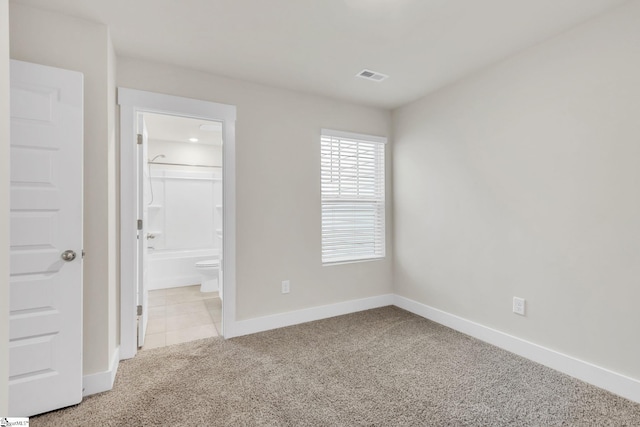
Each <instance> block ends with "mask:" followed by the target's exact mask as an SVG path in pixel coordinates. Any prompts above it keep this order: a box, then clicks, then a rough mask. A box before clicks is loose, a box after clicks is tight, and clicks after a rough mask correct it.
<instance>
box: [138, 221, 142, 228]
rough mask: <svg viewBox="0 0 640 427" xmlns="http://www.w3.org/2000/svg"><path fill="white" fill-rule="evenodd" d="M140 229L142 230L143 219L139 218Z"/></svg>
mask: <svg viewBox="0 0 640 427" xmlns="http://www.w3.org/2000/svg"><path fill="white" fill-rule="evenodd" d="M138 230H142V220H141V219H139V220H138Z"/></svg>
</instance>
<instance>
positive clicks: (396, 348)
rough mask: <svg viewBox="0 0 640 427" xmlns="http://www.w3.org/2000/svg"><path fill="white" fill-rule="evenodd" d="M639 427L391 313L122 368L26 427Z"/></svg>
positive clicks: (554, 378)
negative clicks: (99, 387) (98, 387)
mask: <svg viewBox="0 0 640 427" xmlns="http://www.w3.org/2000/svg"><path fill="white" fill-rule="evenodd" d="M182 425H185V426H187V425H189V426H218V425H220V426H558V425H563V426H568V425H570V426H573V425H576V426H640V404H636V403H633V402H631V401H628V400H625V399H623V398H620V397H617V396H615V395H613V394H611V393H608V392H606V391H603V390H600V389H598V388H596V387H593V386H590V385H588V384H586V383H583V382H581V381H578V380H575V379H573V378H570V377H568V376H566V375H563V374H560V373H558V372H556V371H553V370H551V369H548V368H546V367H544V366H541V365H538V364H535V363H533V362H530V361H528V360H525V359H523V358H521V357H518V356H515V355H513V354H510V353H507V352H506V351H503V350H500V349H498V348H496V347H493V346H491V345H488V344H485V343H483V342H480V341H478V340H476V339H473V338H470V337H467V336H465V335H463V334H460V333H457V332H455V331H453V330H451V329H448V328H446V327H444V326H441V325H438V324H436V323H433V322H430V321H428V320H425V319H423V318H421V317H418V316H415V315H413V314H410V313H407V312H406V311H403V310H401V309H398V308H395V307H386V308H381V309H376V310H369V311H365V312H361V313H355V314H350V315H347V316H341V317H335V318H331V319H326V320H321V321H317V322H312V323H307V324H304V325H298V326H293V327H289V328H283V329H279V330H275V331H269V332H263V333H260V334H255V335H250V336H246V337H241V338H234V339H231V340H227V341H225V340H223V339H221V338H209V339H204V340H200V341H195V342H191V343H186V344H179V345H174V346H170V347H164V348H159V349H155V350H149V351H146V352H141V353H139V354H138V356H136V357H135V358H134V359H131V360H128V361H125V362H122V363H121V364H120V368H119V369H118V374H117V377H116V382H115V386H114V388H113V390H112V391H109V392H106V393H102V394H99V395H94V396H90V397H88V398H86V399H85V400H84V401H83V402H82V403H81V404H79V405H77V406H73V407H70V408H66V409H62V410H59V411H56V412H51V413H47V414H44V415H41V416H38V417H34V418H31V426H32V427H39V426H182Z"/></svg>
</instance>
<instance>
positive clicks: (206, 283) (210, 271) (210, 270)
mask: <svg viewBox="0 0 640 427" xmlns="http://www.w3.org/2000/svg"><path fill="white" fill-rule="evenodd" d="M196 270H198V272H199V273H200V274H201V275H202V280H201V283H202V284H201V285H200V292H216V291H218V289H219V286H218V272H219V271H220V260H219V259H217V258H214V259H206V260H204V261H198V262H196Z"/></svg>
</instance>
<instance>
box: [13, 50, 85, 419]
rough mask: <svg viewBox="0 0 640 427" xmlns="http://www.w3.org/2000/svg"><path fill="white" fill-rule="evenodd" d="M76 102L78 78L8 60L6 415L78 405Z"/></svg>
mask: <svg viewBox="0 0 640 427" xmlns="http://www.w3.org/2000/svg"><path fill="white" fill-rule="evenodd" d="M82 97H83V94H82V75H81V74H80V73H77V72H73V71H67V70H60V69H56V68H51V67H45V66H41V65H36V64H29V63H25V62H20V61H11V141H10V142H11V163H10V165H11V175H10V176H11V196H10V211H11V214H10V227H11V237H10V280H9V286H10V290H9V292H10V294H9V295H10V301H9V308H10V313H9V412H10V414H11V415H12V416H31V415H35V414H38V413H42V412H46V411H51V410H54V409H58V408H61V407H64V406H69V405H72V404H76V403H78V402H80V401H81V400H82V163H83V155H82V144H83V135H82V133H83V130H82V129H83V126H82V116H83V113H82V108H83V107H82ZM67 250H71V251H74V252H75V253H76V258H75V259H73V260H69V261H64V260H62V259H61V254H62V253H63V252H64V251H67Z"/></svg>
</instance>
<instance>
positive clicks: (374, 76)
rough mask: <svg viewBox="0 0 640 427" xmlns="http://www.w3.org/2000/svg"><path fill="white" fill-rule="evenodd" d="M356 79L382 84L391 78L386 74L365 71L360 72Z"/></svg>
mask: <svg viewBox="0 0 640 427" xmlns="http://www.w3.org/2000/svg"><path fill="white" fill-rule="evenodd" d="M356 77H360V78H363V79H367V80H371V81H374V82H378V83H380V82H381V81H383V80H384V79H386V78H388V77H389V76H387V75H386V74H382V73H377V72H375V71H371V70H367V69H364V70H362V71H360V72H359V73H358V74H356Z"/></svg>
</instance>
